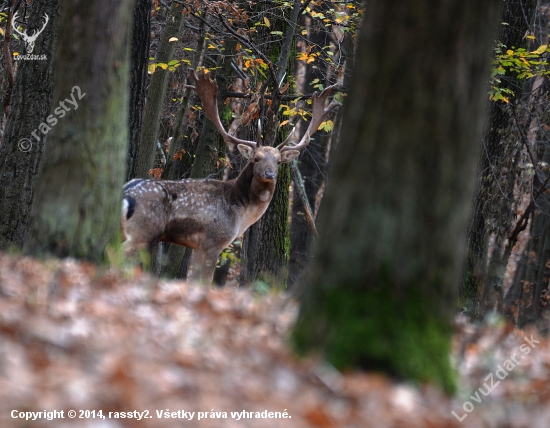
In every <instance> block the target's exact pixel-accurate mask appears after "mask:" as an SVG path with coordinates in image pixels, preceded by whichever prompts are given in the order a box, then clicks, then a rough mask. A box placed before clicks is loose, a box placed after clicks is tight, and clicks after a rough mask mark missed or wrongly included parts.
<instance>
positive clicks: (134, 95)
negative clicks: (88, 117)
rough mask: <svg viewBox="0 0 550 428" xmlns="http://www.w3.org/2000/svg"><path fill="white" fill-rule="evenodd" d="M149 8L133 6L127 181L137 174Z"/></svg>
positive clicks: (147, 0) (142, 3)
mask: <svg viewBox="0 0 550 428" xmlns="http://www.w3.org/2000/svg"><path fill="white" fill-rule="evenodd" d="M151 5H152V4H151V0H137V2H136V5H135V6H134V24H133V27H132V48H131V49H132V52H131V55H130V146H129V150H128V170H127V171H126V180H127V181H129V180H131V179H132V178H135V177H136V174H137V160H138V153H139V146H140V137H141V123H142V115H143V109H144V106H145V93H146V92H145V89H146V82H147V63H148V61H149V42H150V39H151Z"/></svg>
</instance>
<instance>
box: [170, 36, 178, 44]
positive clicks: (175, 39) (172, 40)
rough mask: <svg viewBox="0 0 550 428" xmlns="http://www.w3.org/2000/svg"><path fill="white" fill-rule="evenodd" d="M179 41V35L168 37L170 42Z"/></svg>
mask: <svg viewBox="0 0 550 428" xmlns="http://www.w3.org/2000/svg"><path fill="white" fill-rule="evenodd" d="M177 41H178V38H177V37H170V38H169V39H168V42H170V43H172V42H177Z"/></svg>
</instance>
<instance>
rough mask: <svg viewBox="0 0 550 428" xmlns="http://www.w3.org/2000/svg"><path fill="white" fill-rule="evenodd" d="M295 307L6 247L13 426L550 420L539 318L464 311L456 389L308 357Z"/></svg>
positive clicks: (6, 374)
mask: <svg viewBox="0 0 550 428" xmlns="http://www.w3.org/2000/svg"><path fill="white" fill-rule="evenodd" d="M296 315H297V305H296V303H295V302H293V301H292V300H291V299H289V298H288V297H287V296H285V294H284V293H278V294H273V295H270V294H267V295H263V296H259V295H255V294H254V293H252V292H251V291H249V290H243V289H239V288H237V287H231V286H229V287H225V288H223V289H215V288H208V287H204V286H199V285H193V284H189V283H186V282H181V281H180V282H177V281H164V280H159V279H156V278H152V277H150V276H148V275H145V274H141V273H140V272H124V271H122V270H115V269H104V268H98V267H96V266H94V265H91V264H88V263H81V262H77V261H75V260H71V259H65V260H53V259H51V260H46V261H39V260H35V259H32V258H28V257H23V256H17V255H16V256H10V255H7V254H2V253H0V427H2V428H11V427H32V428H38V427H61V428H62V427H98V428H99V427H100V428H117V427H167V428H170V427H204V428H207V427H212V428H214V427H216V428H219V427H258V428H259V427H262V428H270V427H277V428H284V427H292V428H301V427H304V428H305V427H321V428H330V427H357V428H366V427H377V428H381V427H382V428H383V427H420V428H424V427H429V428H437V427H468V428H470V427H526V428H527V427H529V428H538V427H540V428H543V427H545V428H546V427H548V426H550V339H548V338H543V337H540V336H539V335H538V334H537V332H536V331H535V330H534V329H528V330H523V331H520V330H517V329H515V328H514V327H513V326H511V325H509V324H507V323H505V322H504V321H502V320H500V319H498V318H497V317H493V318H491V319H490V320H489V321H488V322H486V323H484V324H480V325H473V324H469V323H467V322H466V321H465V320H462V319H460V318H459V319H457V322H456V332H455V336H454V350H453V355H452V358H453V360H454V363H455V365H456V367H457V370H458V372H459V392H458V394H457V395H456V396H455V397H453V398H448V397H446V396H445V395H444V394H443V393H442V392H441V391H439V390H438V389H436V388H434V387H431V386H425V385H424V386H418V385H413V384H411V383H400V382H397V381H395V380H391V379H389V378H387V377H385V376H383V375H381V374H376V373H363V372H348V373H343V374H340V373H339V372H337V371H335V370H334V369H331V368H330V367H328V366H326V365H324V364H323V363H322V362H320V360H319V359H318V358H316V357H309V358H307V359H301V360H299V359H297V358H296V357H295V356H294V355H293V354H292V353H291V352H290V351H289V348H288V346H287V340H288V333H289V331H290V328H291V326H292V323H293V321H294V319H295V317H296ZM403 358H406V356H403ZM514 361H516V362H517V364H516V363H515V362H514ZM500 378H502V380H500ZM480 388H481V390H480ZM53 410H57V411H58V412H61V411H62V412H63V413H62V414H61V413H58V414H57V415H58V416H61V415H62V416H63V418H59V419H54V420H51V421H48V420H47V419H44V416H46V417H51V416H52V415H51V414H48V413H46V414H44V413H43V414H40V415H38V414H37V413H35V414H34V415H32V414H31V413H29V416H30V417H31V418H32V417H37V416H39V417H41V419H36V420H34V421H32V420H29V421H25V419H24V418H25V412H51V411H53ZM71 410H74V411H76V417H75V418H74V419H72V418H70V417H69V416H70V414H69V413H70V411H71ZM80 411H83V412H80ZM84 411H89V412H88V413H86V412H84ZM93 411H95V412H96V413H95V418H94V417H93ZM98 411H101V412H102V416H103V417H101V416H98V414H97V412H98ZM178 411H179V415H178ZM453 411H454V412H455V413H456V416H455V415H453V414H452V412H453ZM122 412H132V413H130V414H128V413H125V414H123V413H122ZM245 412H246V413H245ZM269 412H273V413H271V414H270V413H269ZM168 413H169V414H168ZM12 416H17V418H14V417H12ZM80 416H82V418H80ZM86 416H88V418H86ZM122 416H126V418H122ZM128 416H132V418H129V417H128ZM165 416H175V418H172V417H170V418H166V417H165ZM273 416H276V417H275V418H274V417H273ZM285 416H286V417H285ZM139 417H141V418H142V419H141V420H138V419H137V418H139ZM199 417H200V420H199ZM458 418H464V419H463V420H462V422H459V420H458Z"/></svg>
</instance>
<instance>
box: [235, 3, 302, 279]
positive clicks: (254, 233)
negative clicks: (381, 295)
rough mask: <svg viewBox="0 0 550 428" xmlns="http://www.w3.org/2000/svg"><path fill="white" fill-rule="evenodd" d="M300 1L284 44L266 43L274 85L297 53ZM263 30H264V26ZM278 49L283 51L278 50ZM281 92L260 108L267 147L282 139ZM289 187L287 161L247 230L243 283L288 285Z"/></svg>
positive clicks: (284, 28)
mask: <svg viewBox="0 0 550 428" xmlns="http://www.w3.org/2000/svg"><path fill="white" fill-rule="evenodd" d="M300 4H301V3H300V1H299V0H296V1H295V2H294V5H293V8H292V12H291V16H290V19H289V21H288V25H286V24H283V25H284V27H281V28H277V29H278V30H282V31H284V33H285V37H284V40H283V42H282V44H281V45H272V44H270V43H265V46H269V47H271V49H275V50H276V51H275V52H273V51H272V52H266V56H267V57H270V58H273V57H274V56H276V57H277V62H276V63H275V64H276V66H277V69H276V72H275V74H276V76H275V82H273V80H272V78H271V77H269V78H268V82H271V84H273V85H274V86H275V87H279V83H281V82H282V80H283V78H284V76H285V75H286V73H287V72H288V69H289V65H290V57H291V55H292V52H294V49H293V43H292V41H293V39H294V36H295V32H296V23H297V22H298V17H299V11H300ZM281 24H282V23H281ZM273 29H275V28H270V29H269V31H268V33H270V32H271V31H272V30H273ZM262 31H265V29H264V30H262ZM264 37H265V38H269V37H271V36H269V35H268V34H266V35H264ZM261 44H262V43H260V42H257V45H261ZM273 46H275V47H273ZM279 48H280V51H277V50H278V49H279ZM264 86H265V84H264ZM281 86H282V84H281ZM274 92H276V91H274ZM278 95H279V94H278V92H277V93H276V94H275V97H274V98H273V99H272V104H271V105H270V106H269V107H268V108H263V109H262V110H261V114H262V115H263V117H262V121H263V129H264V132H263V137H264V138H263V144H264V145H268V146H276V145H277V144H279V143H280V142H282V141H283V139H282V138H280V137H279V136H278V135H277V131H278V129H279V119H278V116H277V114H278V111H279V107H280V105H281V98H280V96H278ZM289 186H290V167H289V165H287V164H283V165H281V167H280V168H279V174H278V177H277V187H276V188H275V194H274V195H273V199H272V200H271V203H270V204H269V207H268V208H267V211H266V212H265V214H264V215H263V216H262V218H261V219H260V220H258V221H257V222H256V223H255V224H253V225H252V226H250V228H249V229H248V231H247V232H246V233H245V236H244V239H243V249H242V267H241V276H240V279H239V282H240V284H241V285H245V284H253V283H254V282H255V281H256V280H257V279H260V280H263V281H268V282H269V283H280V284H283V286H285V287H286V279H287V277H288V259H289V255H290V227H289V222H288V216H289V193H290V188H289Z"/></svg>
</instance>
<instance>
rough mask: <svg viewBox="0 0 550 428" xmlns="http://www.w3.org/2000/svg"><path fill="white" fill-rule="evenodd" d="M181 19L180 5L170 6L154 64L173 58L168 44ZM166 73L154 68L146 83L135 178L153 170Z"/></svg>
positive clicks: (172, 47)
mask: <svg viewBox="0 0 550 428" xmlns="http://www.w3.org/2000/svg"><path fill="white" fill-rule="evenodd" d="M183 24H184V19H183V15H182V6H181V5H180V4H178V3H176V2H173V3H172V6H171V7H170V12H169V14H168V18H167V23H166V27H164V30H163V32H162V38H161V42H160V47H159V49H158V51H157V55H156V57H155V62H163V63H168V62H169V61H170V60H172V59H173V56H174V51H175V49H176V43H175V42H174V41H170V39H172V38H173V37H176V38H178V39H179V37H180V34H181V32H182V30H183ZM169 78H170V71H169V70H168V69H166V70H163V69H162V68H160V67H158V68H157V69H156V70H155V72H154V73H153V75H152V76H151V80H150V81H149V89H148V90H147V101H146V104H145V112H144V114H143V124H142V128H141V137H140V147H139V153H138V161H137V170H136V176H137V177H142V178H147V177H148V172H149V170H150V169H151V168H153V167H154V160H155V153H156V150H157V140H158V134H159V129H160V117H161V114H162V108H163V105H164V99H165V97H166V90H167V88H168V79H169Z"/></svg>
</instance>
